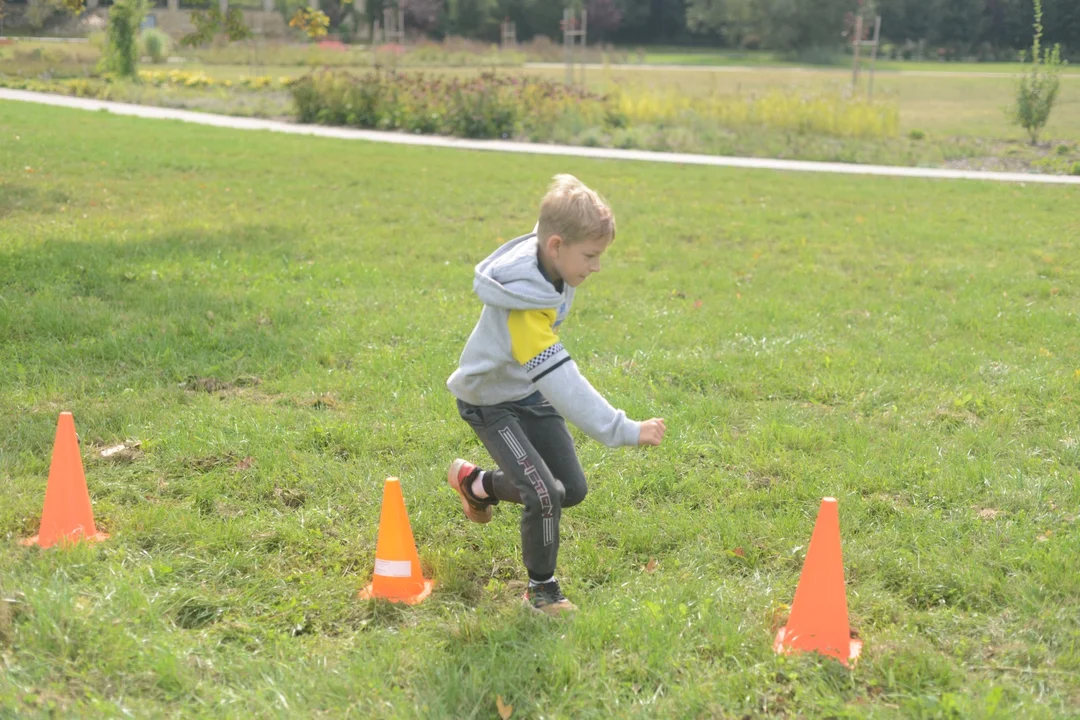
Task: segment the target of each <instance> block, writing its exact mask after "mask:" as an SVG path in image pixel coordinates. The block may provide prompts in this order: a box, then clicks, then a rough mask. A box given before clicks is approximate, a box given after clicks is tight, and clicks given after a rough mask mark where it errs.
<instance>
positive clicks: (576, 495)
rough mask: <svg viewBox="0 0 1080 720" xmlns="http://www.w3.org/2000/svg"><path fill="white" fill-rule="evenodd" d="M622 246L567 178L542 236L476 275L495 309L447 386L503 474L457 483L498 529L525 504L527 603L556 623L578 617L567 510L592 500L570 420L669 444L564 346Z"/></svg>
mask: <svg viewBox="0 0 1080 720" xmlns="http://www.w3.org/2000/svg"><path fill="white" fill-rule="evenodd" d="M614 239H615V217H614V215H613V214H612V212H611V208H609V207H608V206H607V204H606V203H605V202H604V201H603V200H602V199H601V198H600V196H599V195H597V194H596V193H595V192H593V191H592V190H590V189H589V188H587V187H586V186H585V185H584V184H582V183H581V181H579V180H578V179H577V178H575V177H573V176H571V175H556V176H555V178H554V182H553V183H552V185H551V187H550V189H549V190H548V193H547V195H545V196H544V199H543V201H542V202H541V204H540V220H539V222H538V223H537V226H536V228H535V229H534V230H533V232H532V233H530V234H528V235H524V236H522V237H519V238H517V239H515V240H511V241H510V242H508V243H506V244H505V245H503V246H502V247H500V248H499V249H498V250H496V251H495V252H494V253H493V254H492V255H491V256H490V257H488V258H487V259H486V260H484V261H483V262H481V263H480V264H479V265H477V266H476V275H475V278H474V280H473V290H475V291H476V294H477V295H479V296H480V299H481V300H482V301H483V302H484V309H483V310H482V311H481V313H480V321H479V322H478V323H477V324H476V328H475V329H474V330H473V332H472V335H471V336H470V337H469V340H468V342H467V343H466V345H465V350H464V351H463V352H462V354H461V362H460V364H459V367H458V369H457V370H456V371H455V372H454V374H453V375H451V376H450V379H449V380H448V381H447V387H449V389H450V392H451V393H452V394H453V395H454V396H455V397H456V398H457V405H458V412H459V413H460V414H461V417H462V418H463V419H464V420H465V422H467V423H469V425H470V426H471V427H472V429H473V430H474V431H475V432H476V434H477V435H478V436H479V437H480V440H481V441H483V443H484V447H486V448H487V450H488V453H489V454H490V455H491V457H492V458H493V459H494V460H495V462H496V463H497V464H498V467H499V469H498V470H481V469H480V468H478V467H477V466H475V465H473V464H472V463H469V462H466V461H465V460H462V459H460V458H459V459H457V460H455V461H454V462H453V463H452V464H451V465H450V470H449V472H448V474H447V481H448V482H449V484H450V487H451V488H453V489H454V490H455V491H456V492H457V493H458V495H460V496H461V506H462V508H463V509H464V511H465V516H466V517H468V519H469V520H472V521H473V522H478V523H486V522H489V521H490V520H491V515H492V507H493V506H494V505H497V504H498V503H499V502H500V501H503V500H505V501H507V502H512V503H518V504H520V505H523V506H524V508H523V510H522V514H521V549H522V555H523V556H524V561H525V568H526V570H528V572H529V587H528V590H527V591H526V592H525V597H524V601H525V604H526V605H527V606H528V607H529V608H531V609H533V610H536V611H538V612H543V613H546V614H549V615H559V614H560V613H563V612H569V611H573V610H576V609H577V608H575V607H574V605H573V604H572V603H571V602H570V601H569V600H567V599H566V598H565V597H564V596H563V594H562V591H561V590H560V589H559V582H558V581H557V580H556V579H555V561H556V558H557V556H558V552H559V518H560V515H561V513H562V509H563V508H567V507H570V506H572V505H577V504H578V503H579V502H581V501H582V500H584V499H585V492H586V484H585V474H584V473H583V472H582V470H581V464H580V463H579V462H578V459H577V454H576V453H575V452H574V441H573V439H572V438H571V437H570V433H569V432H568V431H567V429H566V422H565V421H564V420H563V417H566V418H567V419H569V420H570V422H572V423H574V424H575V425H577V426H578V427H579V428H581V429H582V430H583V431H584V432H585V433H586V434H588V435H589V436H590V437H592V438H594V439H596V440H599V441H600V442H602V443H604V444H605V445H608V446H611V447H617V446H620V445H659V444H660V442H661V441H662V440H663V438H664V432H665V430H666V428H665V426H664V420H663V419H662V418H654V419H652V420H647V421H645V422H642V423H638V422H634V421H633V420H630V419H628V418H627V417H626V414H625V413H623V412H622V411H621V410H616V409H615V408H613V407H612V406H611V405H610V404H608V402H607V401H606V400H605V399H604V398H603V397H601V395H600V394H599V393H598V392H597V391H596V390H594V389H593V387H592V385H590V384H589V381H588V380H586V379H585V378H584V377H582V375H581V373H580V372H578V368H577V365H575V364H574V362H573V361H572V360H571V359H570V355H569V353H567V351H566V349H565V348H563V345H562V343H561V342H559V336H558V331H559V325H561V324H562V322H563V320H564V319H565V318H566V316H567V314H568V313H569V312H570V305H571V303H572V302H573V300H574V290H575V288H577V287H578V286H579V285H580V284H581V283H583V282H584V281H585V279H586V278H587V277H588V276H589V275H591V274H593V273H594V272H598V271H599V270H600V256H601V255H602V254H603V253H604V251H605V250H607V248H608V246H609V245H610V244H611V243H612V241H613V240H614Z"/></svg>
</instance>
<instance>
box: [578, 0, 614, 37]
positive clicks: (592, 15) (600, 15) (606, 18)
mask: <svg viewBox="0 0 1080 720" xmlns="http://www.w3.org/2000/svg"><path fill="white" fill-rule="evenodd" d="M586 10H587V11H588V13H589V28H590V29H591V28H596V29H597V30H598V31H599V32H597V33H596V34H597V35H599V37H600V39H601V40H604V39H606V38H607V37H608V36H609V35H610V34H611V33H613V32H615V31H616V30H618V29H619V23H621V22H622V10H620V9H619V6H618V5H616V4H615V0H590V2H589V6H588V7H587V8H586Z"/></svg>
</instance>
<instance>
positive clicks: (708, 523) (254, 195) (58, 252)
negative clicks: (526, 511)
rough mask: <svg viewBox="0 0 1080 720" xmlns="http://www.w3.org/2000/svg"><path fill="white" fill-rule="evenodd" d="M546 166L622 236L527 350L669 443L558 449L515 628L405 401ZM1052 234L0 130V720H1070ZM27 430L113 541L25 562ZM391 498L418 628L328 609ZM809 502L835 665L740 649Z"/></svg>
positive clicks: (165, 134) (1079, 222) (815, 202)
mask: <svg viewBox="0 0 1080 720" xmlns="http://www.w3.org/2000/svg"><path fill="white" fill-rule="evenodd" d="M557 172H573V173H576V174H578V175H579V176H580V177H581V178H582V179H583V180H585V181H586V182H588V183H589V184H591V185H594V186H595V187H597V188H598V189H599V190H601V191H602V192H603V193H604V194H606V196H607V197H608V199H609V200H610V201H611V203H612V205H613V207H614V208H615V211H616V213H617V215H618V218H619V228H620V233H619V239H618V240H617V242H616V243H615V245H614V246H613V247H612V249H611V251H610V253H609V257H608V256H606V257H605V261H606V264H605V270H604V272H603V273H601V274H600V275H598V276H596V277H595V278H593V279H591V280H590V281H589V282H588V283H587V284H586V285H585V286H583V288H582V290H581V292H580V294H579V297H578V302H577V304H576V306H575V312H574V314H573V316H572V317H571V319H570V321H569V322H567V323H566V325H565V326H564V328H565V330H564V341H565V342H566V344H567V346H568V347H569V348H570V349H571V352H572V353H573V354H574V355H575V357H576V358H577V359H578V362H579V364H580V366H581V367H582V369H583V371H584V372H585V373H586V375H587V376H588V377H590V378H591V380H592V381H593V382H594V384H595V385H596V386H597V387H599V388H601V389H602V391H603V392H604V393H605V394H606V395H607V396H608V397H609V398H610V399H611V400H612V401H613V402H614V403H615V404H617V405H619V406H621V407H623V408H625V409H626V410H627V411H628V412H629V413H630V414H631V415H632V416H634V417H637V418H644V417H650V416H652V415H660V416H663V417H665V418H667V421H668V428H669V433H668V437H667V439H666V440H665V443H664V445H663V446H662V447H660V448H653V449H649V450H645V449H636V448H634V449H621V450H610V449H607V448H604V447H601V446H599V445H597V444H596V443H593V442H591V441H587V440H584V439H581V436H580V435H578V438H579V439H581V442H580V443H579V448H580V454H581V458H582V462H583V465H584V467H585V468H586V472H587V474H588V476H589V479H590V484H591V493H590V495H589V497H588V499H587V500H586V501H585V502H584V503H583V504H582V505H581V506H579V507H576V508H574V509H572V510H569V511H567V513H566V522H565V525H564V544H563V547H564V552H563V554H562V558H561V568H560V576H561V577H562V578H563V579H564V584H565V589H566V591H567V593H568V595H569V596H570V597H571V599H572V600H574V601H575V602H576V603H578V604H579V605H580V606H581V608H582V610H581V612H580V613H579V615H578V616H577V617H576V618H575V619H572V620H567V621H562V622H560V621H556V622H549V621H545V619H538V618H534V617H532V616H530V615H528V614H527V613H526V612H525V611H523V610H522V609H521V608H520V606H519V604H518V599H517V597H518V595H519V594H520V591H521V587H522V584H523V581H524V579H525V574H524V571H523V568H522V567H521V565H520V562H519V560H518V549H517V548H518V530H517V523H516V513H515V511H514V508H512V507H506V506H501V507H500V508H499V509H498V510H497V512H496V518H495V521H494V522H493V523H492V524H491V525H490V526H486V527H479V526H471V525H468V524H466V522H465V521H464V518H463V517H462V515H461V510H460V505H459V503H458V502H457V500H456V499H455V496H454V495H453V494H452V493H451V492H450V491H449V490H448V489H447V488H446V486H445V478H444V475H445V468H446V465H447V464H448V462H449V461H450V460H452V459H453V458H454V457H455V456H457V455H462V456H465V457H471V458H477V459H480V460H484V461H487V458H486V457H485V455H484V453H483V451H482V449H481V448H480V445H479V443H478V442H477V440H476V439H475V437H474V436H473V435H472V434H471V432H470V431H469V430H468V428H467V427H466V426H465V424H464V423H463V422H461V421H460V420H459V419H458V418H457V416H456V411H455V409H454V408H453V404H452V402H451V398H450V397H449V395H448V393H447V392H446V390H445V388H444V381H445V378H446V377H447V375H449V373H450V372H451V371H452V370H453V368H454V366H455V363H456V360H457V357H458V354H459V353H460V350H461V347H462V345H463V343H464V341H465V339H466V337H467V336H468V333H469V332H470V331H471V329H472V326H473V323H474V322H475V319H476V316H477V313H478V311H479V307H478V305H477V303H476V301H475V299H474V296H472V295H471V273H472V266H473V265H474V264H475V263H476V262H477V261H478V260H480V259H481V258H483V257H484V256H485V255H486V254H488V253H489V252H490V251H491V250H492V249H494V248H495V247H496V246H497V244H498V243H499V241H500V239H503V238H509V237H511V236H513V235H514V234H516V233H520V232H523V231H527V230H528V229H529V228H530V227H532V224H533V222H534V218H535V211H536V206H537V202H538V199H539V196H540V194H541V193H542V191H543V189H544V187H545V185H546V183H547V181H548V179H549V178H550V176H551V175H553V174H555V173H557ZM1078 203H1080V191H1078V189H1077V188H1067V187H1061V188H1052V187H1038V186H1022V185H1003V184H991V183H968V182H942V181H907V180H896V179H875V178H847V177H833V176H823V175H809V174H807V175H801V174H776V173H770V172H750V171H739V170H731V169H709V168H695V167H680V166H672V165H654V164H643V163H618V162H600V161H587V160H574V159H565V158H547V157H530V158H529V159H528V160H527V161H523V160H522V159H520V158H517V157H513V156H502V155H498V154H493V153H465V152H453V151H442V150H433V149H423V148H405V147H393V146H385V145H376V144H366V143H360V142H344V141H334V140H320V139H312V138H301V137H288V136H274V135H269V134H259V133H243V132H235V131H227V130H222V129H212V128H204V127H197V126H190V125H183V124H180V123H172V122H160V121H145V120H138V119H132V118H120V117H115V116H111V115H108V114H103V113H86V112H79V111H63V110H56V109H50V108H45V107H38V106H31V105H24V104H19V103H10V102H8V103H0V367H2V368H3V369H4V371H3V372H2V373H0V417H3V418H5V422H4V430H5V431H4V432H3V433H0V534H2V535H3V537H4V538H5V539H4V541H3V542H4V543H6V546H5V551H4V552H3V553H0V664H2V665H3V672H0V717H20V718H22V717H35V716H41V717H45V716H49V715H50V714H54V715H55V716H57V717H72V716H84V717H114V716H120V715H121V714H123V713H125V712H128V713H130V714H132V715H134V716H136V717H151V716H154V717H157V716H171V717H173V716H175V717H179V716H185V717H236V716H240V715H245V716H250V717H304V716H313V715H319V714H322V715H323V716H326V717H345V716H351V717H395V718H396V717H431V718H449V717H454V718H466V717H476V718H487V717H495V712H496V698H497V697H499V696H501V697H502V698H503V699H504V700H505V701H506V702H507V703H509V704H511V705H513V706H514V708H515V710H514V714H513V717H514V718H527V717H528V718H533V717H537V718H539V717H548V718H551V717H559V718H587V717H596V718H608V717H613V716H614V717H642V718H645V717H649V718H651V717H679V718H682V717H723V718H727V717H731V718H742V717H763V716H771V715H782V716H783V715H790V716H799V717H838V716H846V717H897V718H899V717H904V718H908V717H924V718H930V717H935V718H936V717H941V718H953V717H980V718H986V717H1001V718H1009V717H1024V718H1029V717H1035V718H1039V717H1069V716H1071V715H1073V714H1074V713H1075V709H1076V707H1078V704H1080V679H1078V678H1080V574H1078V573H1076V572H1075V568H1076V567H1077V564H1078V561H1080V528H1078V526H1077V523H1078V516H1080V422H1078V416H1077V400H1078V398H1080V362H1078V361H1077V358H1078V357H1080V252H1078V249H1080V248H1078V240H1077V238H1080V218H1078V216H1077V214H1076V213H1075V212H1073V210H1072V209H1074V208H1075V207H1077V205H1078ZM206 378H214V379H216V380H217V381H220V383H222V384H223V387H222V388H220V389H214V390H212V391H209V392H208V391H207V390H206V389H207V387H208V385H210V384H209V383H207V382H205V381H204V382H200V381H199V380H200V379H202V380H205V379H206ZM254 378H257V381H256V380H255V379H254ZM61 410H71V411H73V412H74V413H75V419H76V424H77V427H78V430H79V432H80V434H81V437H82V449H83V456H84V461H85V465H86V472H87V477H88V482H89V486H90V490H91V494H92V496H93V499H94V507H95V512H96V514H97V519H98V521H99V523H100V525H101V526H102V527H103V529H105V530H106V531H108V532H109V533H111V534H112V538H111V539H110V540H109V541H107V542H105V543H103V544H100V545H94V546H79V547H77V548H75V549H73V550H68V551H61V550H50V551H40V550H38V549H24V548H21V547H20V546H18V544H17V540H18V538H20V537H24V536H27V535H30V534H33V532H34V531H35V527H36V523H37V520H38V517H39V514H40V511H41V502H42V498H43V494H44V489H45V478H46V475H47V472H48V465H49V453H50V448H51V443H52V437H53V433H54V429H55V424H56V417H57V413H58V412H60V411H61ZM128 439H134V440H139V441H141V448H140V453H141V454H138V455H137V456H136V457H134V458H133V459H128V460H127V461H124V462H115V461H111V460H105V459H102V458H101V457H100V452H99V451H100V449H101V448H102V447H103V446H105V445H108V444H113V443H117V442H120V441H124V440H128ZM388 475H396V476H399V477H400V478H401V479H402V483H403V487H404V490H405V495H406V501H407V503H408V507H409V512H410V517H411V521H412V527H413V531H414V533H415V535H416V539H417V542H418V545H419V550H420V556H421V559H422V561H423V563H424V565H425V567H426V569H427V571H428V572H429V574H430V576H432V577H434V579H435V580H436V581H437V583H438V585H437V588H436V591H435V594H434V595H433V596H432V597H431V598H430V599H429V600H427V601H425V603H423V604H422V605H420V606H417V607H413V608H399V607H393V606H388V605H384V604H374V605H373V604H370V603H367V602H364V601H360V600H358V599H357V598H356V594H357V592H358V591H359V590H360V589H361V588H362V587H363V586H364V585H365V584H366V583H367V582H368V580H369V579H370V574H371V570H372V567H373V562H374V548H375V542H376V526H377V521H378V514H379V502H380V493H381V489H382V481H383V479H384V478H385V477H386V476H388ZM825 495H834V496H836V497H838V498H840V512H841V524H842V531H843V541H844V552H845V565H846V572H847V577H848V583H849V585H848V598H849V605H850V609H851V617H852V623H853V625H854V626H855V627H856V628H857V629H858V631H859V634H860V636H861V637H862V638H863V640H864V641H865V643H866V648H865V650H864V655H863V659H862V661H861V662H860V664H859V665H858V666H857V667H856V669H855V670H854V671H850V672H849V671H846V670H844V669H843V668H841V667H840V666H839V665H838V664H836V663H834V662H832V661H824V660H820V659H818V658H816V657H813V656H809V657H792V658H788V659H785V658H781V657H777V656H776V655H775V654H774V653H773V652H772V649H771V641H772V637H773V624H774V622H775V620H776V619H777V617H778V616H781V615H782V614H783V612H784V607H785V604H787V603H790V602H791V599H792V597H793V594H794V590H795V583H796V580H797V577H798V573H799V570H800V567H801V563H802V559H803V557H804V554H805V548H806V545H807V543H808V541H809V538H810V532H811V529H812V526H813V521H814V515H815V513H816V511H817V507H818V502H819V499H820V498H821V497H822V496H825ZM653 560H655V563H654V562H653Z"/></svg>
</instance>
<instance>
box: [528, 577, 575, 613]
mask: <svg viewBox="0 0 1080 720" xmlns="http://www.w3.org/2000/svg"><path fill="white" fill-rule="evenodd" d="M522 600H523V601H524V602H525V607H527V608H529V609H530V610H532V611H533V612H538V613H544V614H545V615H550V616H552V617H558V616H559V615H562V614H563V613H572V612H574V611H575V610H577V606H576V605H574V603H572V602H570V601H569V600H567V599H566V597H565V596H564V595H563V594H562V590H561V589H559V581H558V580H552V581H551V582H546V583H541V584H540V585H529V588H528V590H526V591H525V595H524V597H522Z"/></svg>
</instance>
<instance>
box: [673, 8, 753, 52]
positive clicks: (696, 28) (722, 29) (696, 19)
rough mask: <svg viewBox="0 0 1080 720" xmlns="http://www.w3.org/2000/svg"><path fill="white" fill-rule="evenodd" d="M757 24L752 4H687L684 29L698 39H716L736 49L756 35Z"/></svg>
mask: <svg viewBox="0 0 1080 720" xmlns="http://www.w3.org/2000/svg"><path fill="white" fill-rule="evenodd" d="M757 24H758V20H757V17H756V13H755V12H754V3H753V0H689V2H687V4H686V27H687V29H688V30H690V32H694V33H698V34H701V35H716V36H718V37H719V38H720V39H721V40H723V41H724V43H725V44H727V45H729V46H731V47H740V46H742V45H743V43H744V42H745V41H746V39H747V38H748V37H749V36H750V35H756V27H757Z"/></svg>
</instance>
